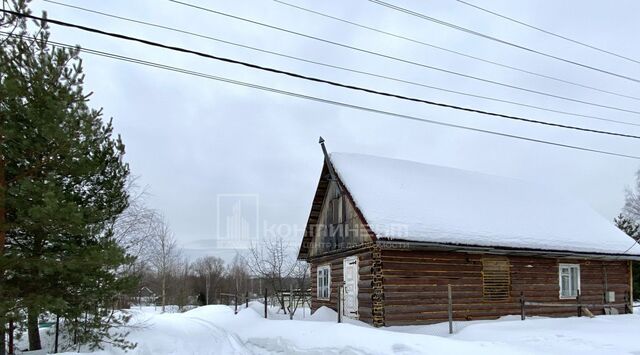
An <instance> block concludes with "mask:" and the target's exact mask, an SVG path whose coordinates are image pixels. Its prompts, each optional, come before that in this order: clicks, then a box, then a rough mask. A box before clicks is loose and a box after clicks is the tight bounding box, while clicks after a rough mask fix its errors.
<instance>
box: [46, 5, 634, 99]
mask: <svg viewBox="0 0 640 355" xmlns="http://www.w3.org/2000/svg"><path fill="white" fill-rule="evenodd" d="M45 1H48V2H50V1H51V0H45ZM273 1H275V2H277V3H280V4H282V5H286V6H290V7H292V8H295V9H298V10H302V11H306V12H309V13H312V14H315V15H318V16H322V17H326V18H330V19H332V20H336V21H340V22H343V23H347V24H350V25H352V26H356V27H360V28H364V29H367V30H370V31H374V32H377V33H382V34H384V35H386V36H391V37H395V38H399V39H402V40H405V41H409V42H412V43H416V44H420V45H423V46H427V47H431V48H435V49H438V50H441V51H445V52H448V53H452V54H456V55H459V56H462V57H466V58H470V59H474V60H477V61H481V62H484V63H489V64H492V65H496V66H499V67H502V68H507V69H511V70H515V71H519V72H521V73H526V74H529V75H534V76H538V77H541V78H545V79H550V80H555V81H558V82H561V83H565V84H569V85H574V86H578V87H581V88H585V89H590V90H595V91H599V92H603V93H606V94H610V95H615V96H619V97H624V98H628V99H633V100H638V101H640V98H639V97H636V96H630V95H625V94H621V93H617V92H614V91H609V90H604V89H600V88H597V87H595V86H590V85H585V84H580V83H576V82H573V81H570V80H565V79H561V78H557V77H554V76H551V75H546V74H541V73H537V72H534V71H530V70H527V69H522V68H518V67H514V66H512V65H507V64H503V63H499V62H496V61H492V60H488V59H484V58H480V57H477V56H474V55H470V54H466V53H463V52H459V51H456V50H452V49H448V48H445V47H441V46H437V45H435V44H431V43H428V42H424V41H421V40H417V39H415V38H411V37H407V36H403V35H399V34H396V33H392V32H388V31H384V30H380V29H378V28H375V27H371V26H367V25H363V24H361V23H357V22H354V21H350V20H346V19H344V18H340V17H336V16H332V15H329V14H326V13H322V12H320V11H316V10H312V9H309V8H306V7H303V6H299V5H294V4H291V3H288V2H285V1H282V0H273Z"/></svg>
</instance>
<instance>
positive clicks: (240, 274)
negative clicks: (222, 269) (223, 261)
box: [227, 253, 251, 295]
mask: <svg viewBox="0 0 640 355" xmlns="http://www.w3.org/2000/svg"><path fill="white" fill-rule="evenodd" d="M227 277H228V279H229V282H230V283H231V287H232V288H233V290H234V292H235V294H236V295H241V294H242V293H244V292H246V291H247V290H248V286H249V280H250V278H251V274H250V272H249V267H248V265H247V261H246V260H245V259H244V258H243V257H242V256H241V255H240V254H238V253H236V255H235V256H234V257H233V260H231V263H230V264H229V267H228V269H227Z"/></svg>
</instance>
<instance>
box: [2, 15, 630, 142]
mask: <svg viewBox="0 0 640 355" xmlns="http://www.w3.org/2000/svg"><path fill="white" fill-rule="evenodd" d="M2 11H6V12H8V13H12V14H14V15H17V16H20V17H25V18H30V19H34V20H38V21H46V22H49V23H53V24H56V25H60V26H65V27H70V28H76V29H79V30H82V31H87V32H91V33H97V34H101V35H105V36H109V37H114V38H118V39H123V40H127V41H132V42H138V43H142V44H145V45H149V46H153V47H158V48H163V49H169V50H173V51H176V52H181V53H188V54H194V55H197V56H200V57H203V58H208V59H213V60H217V61H221V62H225V63H231V64H237V65H241V66H245V67H248V68H252V69H258V70H261V71H266V72H270V73H276V74H282V75H286V76H290V77H293V78H297V79H303V80H307V81H312V82H316V83H323V84H328V85H332V86H336V87H340V88H344V89H350V90H355V91H362V92H366V93H370V94H374V95H379V96H385V97H392V98H396V99H400V100H405V101H412V102H418V103H423V104H427V105H431V106H439V107H445V108H450V109H454V110H458V111H465V112H471V113H477V114H482V115H487V116H492V117H500V118H506V119H510V120H516V121H521V122H528V123H535V124H540V125H546V126H552V127H557V128H564V129H572V130H578V131H583V132H591V133H597V134H604V135H611V136H619V137H625V138H634V139H640V136H636V135H632V134H626V133H618V132H611V131H603V130H596V129H591V128H585V127H577V126H570V125H564V124H559V123H551V122H546V121H539V120H534V119H530V118H525V117H520V116H513V115H506V114H502V113H497V112H490V111H484V110H479V109H475V108H469V107H463V106H457V105H452V104H447V103H442V102H436V101H431V100H425V99H420V98H415V97H410V96H405V95H399V94H394V93H390V92H385V91H379V90H373V89H369V88H365V87H361V86H355V85H349V84H343V83H340V82H336V81H332V80H326V79H322V78H318V77H313V76H308V75H302V74H298V73H294V72H290V71H285V70H280V69H275V68H271V67H266V66H262V65H258V64H254V63H249V62H245V61H240V60H236V59H231V58H225V57H220V56H216V55H212V54H208V53H204V52H199V51H196V50H192V49H187V48H182V47H175V46H171V45H166V44H162V43H158V42H154V41H150V40H146V39H142V38H138V37H132V36H127V35H123V34H119V33H113V32H107V31H103V30H100V29H97V28H93V27H87V26H82V25H77V24H73V23H69V22H64V21H60V20H54V19H51V18H46V19H45V18H40V17H37V16H32V15H27V14H21V13H18V12H15V11H9V10H2Z"/></svg>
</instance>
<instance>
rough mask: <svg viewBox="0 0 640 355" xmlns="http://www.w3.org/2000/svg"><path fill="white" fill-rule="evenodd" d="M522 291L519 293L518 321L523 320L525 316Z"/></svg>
mask: <svg viewBox="0 0 640 355" xmlns="http://www.w3.org/2000/svg"><path fill="white" fill-rule="evenodd" d="M524 302H525V301H524V291H520V319H521V320H524V319H525V317H526V316H525V314H524V305H525V304H524Z"/></svg>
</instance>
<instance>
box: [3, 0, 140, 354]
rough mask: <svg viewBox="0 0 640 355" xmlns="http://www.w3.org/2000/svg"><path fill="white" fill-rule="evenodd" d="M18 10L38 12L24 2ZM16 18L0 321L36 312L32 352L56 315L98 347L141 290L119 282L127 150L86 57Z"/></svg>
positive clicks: (7, 45)
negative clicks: (118, 310)
mask: <svg viewBox="0 0 640 355" xmlns="http://www.w3.org/2000/svg"><path fill="white" fill-rule="evenodd" d="M13 8H14V9H16V10H17V11H19V12H22V13H27V12H28V9H27V7H26V3H25V1H23V0H14V1H13ZM9 20H10V21H11V23H10V24H9V26H3V28H5V27H6V28H9V29H10V28H14V29H15V30H14V31H13V36H10V37H5V38H4V39H1V42H0V43H1V46H0V285H1V289H0V318H1V319H0V324H4V323H5V321H6V319H7V317H10V316H11V315H12V314H13V315H17V314H18V311H20V310H26V313H27V315H28V316H27V324H28V329H29V332H28V333H29V347H30V349H31V350H36V349H40V348H41V344H40V338H39V332H38V317H39V315H41V314H42V313H43V312H45V311H51V312H54V313H55V314H58V315H60V316H63V317H65V318H66V320H67V322H66V324H69V325H70V326H71V327H73V326H74V325H75V326H76V329H75V334H76V335H77V337H76V340H77V341H78V343H83V344H90V345H92V346H93V347H96V346H99V343H100V341H101V340H103V339H104V337H106V336H109V334H110V333H109V331H108V328H109V326H110V324H117V323H118V322H117V321H116V322H110V321H109V318H108V317H107V318H105V315H108V314H109V312H110V310H111V308H112V302H113V298H114V297H115V296H116V295H117V294H118V293H120V292H123V290H126V289H127V288H130V287H131V286H132V284H133V280H130V279H128V278H117V277H116V276H115V275H116V273H115V272H114V271H115V270H117V269H118V268H119V267H120V266H121V265H122V264H123V263H125V262H126V259H127V256H126V255H125V253H124V251H123V250H122V248H120V247H119V246H118V245H117V244H116V243H115V242H114V240H113V233H112V230H111V227H112V225H113V221H114V220H115V218H116V217H117V216H118V215H119V214H120V213H122V211H123V210H124V209H125V208H126V207H127V201H128V195H127V193H126V190H125V184H126V178H127V176H128V174H129V168H128V166H127V164H125V163H124V162H123V161H122V156H123V154H124V145H123V143H122V141H121V139H120V138H119V137H114V136H113V127H112V125H111V122H110V121H109V122H104V121H103V120H102V114H101V111H100V110H94V109H91V108H89V107H88V105H87V102H88V96H89V95H85V94H84V93H83V81H84V74H83V71H82V65H81V64H82V62H81V60H80V59H79V57H78V53H79V51H78V50H77V49H74V50H69V49H64V48H54V47H51V46H50V45H49V44H48V38H49V31H48V28H47V26H46V24H40V23H37V24H36V25H37V26H38V27H39V30H38V32H37V34H36V35H35V37H36V38H35V39H31V38H29V37H28V36H29V34H28V24H27V22H26V20H24V19H22V18H20V17H11V18H9ZM105 319H107V321H106V322H105ZM80 325H81V326H80ZM80 329H81V331H80ZM118 340H119V341H121V342H120V344H121V345H123V346H125V347H126V346H129V345H130V344H127V343H126V342H125V341H124V339H118Z"/></svg>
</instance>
